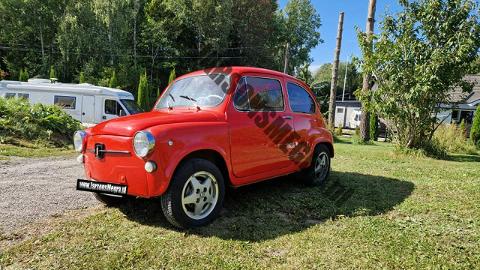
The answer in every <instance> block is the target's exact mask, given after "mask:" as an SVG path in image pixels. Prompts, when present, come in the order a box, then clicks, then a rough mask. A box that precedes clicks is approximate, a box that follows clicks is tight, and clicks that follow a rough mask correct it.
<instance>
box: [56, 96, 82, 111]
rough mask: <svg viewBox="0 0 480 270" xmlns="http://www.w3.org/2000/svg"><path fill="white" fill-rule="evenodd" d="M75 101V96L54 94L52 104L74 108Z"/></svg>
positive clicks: (64, 107)
mask: <svg viewBox="0 0 480 270" xmlns="http://www.w3.org/2000/svg"><path fill="white" fill-rule="evenodd" d="M76 102H77V98H76V97H69V96H54V101H53V104H55V105H57V106H59V107H62V108H63V109H70V110H75V107H76V106H75V105H76Z"/></svg>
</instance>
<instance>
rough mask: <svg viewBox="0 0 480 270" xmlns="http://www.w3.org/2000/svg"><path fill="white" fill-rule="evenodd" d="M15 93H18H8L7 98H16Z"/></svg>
mask: <svg viewBox="0 0 480 270" xmlns="http://www.w3.org/2000/svg"><path fill="white" fill-rule="evenodd" d="M15 95H16V94H15V93H6V94H5V98H14V97H15Z"/></svg>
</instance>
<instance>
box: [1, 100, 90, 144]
mask: <svg viewBox="0 0 480 270" xmlns="http://www.w3.org/2000/svg"><path fill="white" fill-rule="evenodd" d="M78 129H81V125H80V122H78V121H77V120H75V119H73V118H72V117H71V116H70V115H68V114H67V113H65V112H64V111H63V110H62V109H61V108H59V107H57V106H52V105H43V104H35V105H30V103H28V101H26V100H23V99H4V98H0V138H2V140H5V139H8V138H14V139H23V140H29V141H32V142H35V143H39V144H42V145H46V146H66V145H69V144H71V138H72V136H73V133H74V132H75V131H76V130H78Z"/></svg>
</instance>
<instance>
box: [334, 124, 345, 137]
mask: <svg viewBox="0 0 480 270" xmlns="http://www.w3.org/2000/svg"><path fill="white" fill-rule="evenodd" d="M335 135H336V136H338V137H340V136H342V135H343V128H342V126H339V127H337V128H335Z"/></svg>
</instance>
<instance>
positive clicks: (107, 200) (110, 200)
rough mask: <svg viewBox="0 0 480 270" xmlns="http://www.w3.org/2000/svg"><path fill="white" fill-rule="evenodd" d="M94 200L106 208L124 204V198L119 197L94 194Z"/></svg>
mask: <svg viewBox="0 0 480 270" xmlns="http://www.w3.org/2000/svg"><path fill="white" fill-rule="evenodd" d="M94 196H95V199H97V200H98V201H99V202H101V203H103V204H105V205H106V206H109V207H111V206H118V205H120V204H122V203H124V202H125V200H126V198H125V197H121V196H110V195H106V194H102V193H94Z"/></svg>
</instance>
